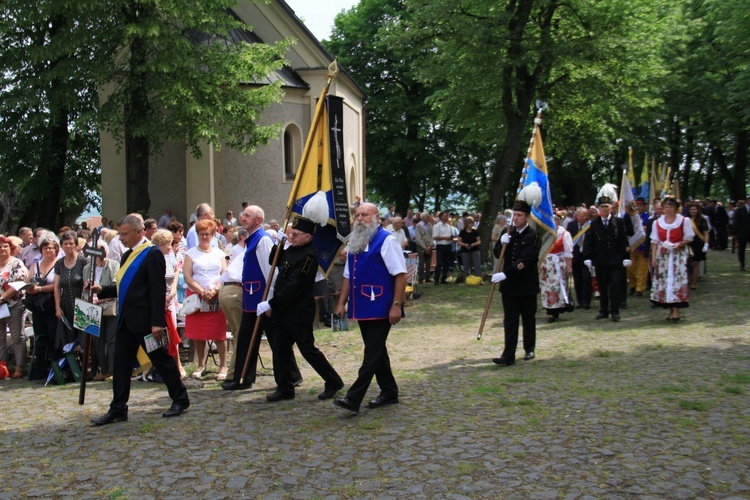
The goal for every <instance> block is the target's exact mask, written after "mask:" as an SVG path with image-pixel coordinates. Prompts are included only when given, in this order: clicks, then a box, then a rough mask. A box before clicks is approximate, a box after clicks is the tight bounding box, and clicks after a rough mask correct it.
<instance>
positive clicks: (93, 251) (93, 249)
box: [73, 227, 104, 405]
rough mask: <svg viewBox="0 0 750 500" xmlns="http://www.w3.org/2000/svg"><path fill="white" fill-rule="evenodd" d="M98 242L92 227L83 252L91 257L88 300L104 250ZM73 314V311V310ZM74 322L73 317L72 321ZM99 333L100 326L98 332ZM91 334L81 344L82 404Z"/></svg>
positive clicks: (84, 398) (96, 231) (90, 300)
mask: <svg viewBox="0 0 750 500" xmlns="http://www.w3.org/2000/svg"><path fill="white" fill-rule="evenodd" d="M98 243H99V228H98V227H97V228H96V229H94V232H93V233H91V246H90V247H85V248H84V251H83V253H84V254H86V255H88V256H89V257H90V258H91V272H90V273H89V289H88V294H87V297H86V299H84V300H87V301H89V302H93V301H94V294H93V293H92V292H91V285H93V284H94V278H95V277H96V257H97V256H98V255H100V254H101V255H102V256H103V255H104V252H102V250H101V249H100V248H98V247H97V244H98ZM74 314H75V311H74ZM73 322H74V323H75V319H74V321H73ZM99 335H101V327H100V333H99ZM91 337H92V335H91V334H88V333H87V334H85V335H84V337H83V339H84V342H85V345H83V346H81V347H82V348H83V353H82V357H83V359H82V360H81V387H80V388H79V389H78V404H79V405H83V403H84V402H85V401H86V378H87V377H88V371H89V358H90V357H91V344H92V343H93V342H92V338H91Z"/></svg>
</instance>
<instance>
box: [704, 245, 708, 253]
mask: <svg viewBox="0 0 750 500" xmlns="http://www.w3.org/2000/svg"><path fill="white" fill-rule="evenodd" d="M703 253H708V243H706V244H705V245H703Z"/></svg>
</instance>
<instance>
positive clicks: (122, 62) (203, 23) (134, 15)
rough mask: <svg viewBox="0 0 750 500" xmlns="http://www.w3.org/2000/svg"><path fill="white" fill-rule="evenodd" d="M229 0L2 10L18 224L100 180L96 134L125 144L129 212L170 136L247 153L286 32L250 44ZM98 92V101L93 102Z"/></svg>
mask: <svg viewBox="0 0 750 500" xmlns="http://www.w3.org/2000/svg"><path fill="white" fill-rule="evenodd" d="M235 4H236V2H234V1H228V0H212V1H210V2H188V3H185V2H181V1H177V0H149V1H139V0H80V1H78V2H69V1H63V0H41V1H39V2H34V3H33V4H32V3H31V2H27V1H21V2H13V3H10V4H9V3H4V4H3V5H2V9H3V10H2V14H3V15H2V17H1V19H0V42H2V46H3V51H2V52H0V69H1V70H2V71H1V72H0V75H1V76H0V78H2V81H1V82H0V123H2V125H3V129H4V130H5V131H6V134H5V135H4V136H3V137H2V138H0V174H1V175H2V176H3V179H4V180H5V181H6V184H5V185H6V186H8V187H9V188H11V189H12V190H13V192H14V193H15V195H16V197H17V198H18V199H20V200H21V202H20V205H19V206H18V207H17V209H18V210H19V211H20V212H21V215H20V220H21V222H22V223H25V224H38V223H41V224H44V225H47V226H48V227H57V226H58V225H59V224H60V223H61V222H62V220H61V217H63V216H64V215H65V214H70V215H72V216H73V217H74V216H75V215H77V214H78V213H80V211H81V210H82V209H83V208H84V207H85V205H86V204H87V203H90V202H91V201H93V200H92V199H91V198H92V195H93V193H94V192H95V191H97V190H98V187H99V182H100V181H99V173H100V171H99V159H98V157H99V152H98V136H99V129H100V127H101V128H103V129H104V130H106V131H108V132H111V133H112V135H113V136H114V137H115V139H116V140H117V141H119V143H120V146H121V147H124V148H125V149H126V150H127V155H126V161H127V170H128V173H127V186H126V188H127V190H128V201H129V203H128V204H129V206H128V209H129V211H138V210H141V211H147V210H148V208H149V204H150V201H149V199H148V162H149V158H150V157H152V156H153V155H158V154H159V152H160V149H161V145H162V144H163V143H164V142H167V141H181V142H184V143H185V144H186V147H187V148H188V149H189V150H190V152H191V153H192V154H193V155H195V156H199V155H200V145H201V144H202V143H211V144H213V145H214V147H215V148H220V147H221V146H222V145H228V146H231V147H233V148H236V149H238V150H240V151H243V152H248V153H250V152H252V151H254V150H255V148H256V147H257V146H258V145H260V144H265V143H266V142H268V141H269V140H271V139H272V138H273V137H275V136H276V134H277V131H278V128H277V127H276V126H274V125H260V124H259V118H260V116H261V113H262V111H263V110H264V109H265V108H266V107H268V106H269V105H270V104H273V103H277V102H279V101H280V100H281V97H282V95H283V93H282V90H281V85H280V82H278V81H274V80H275V79H273V78H268V77H269V76H270V75H272V74H273V72H274V71H275V70H277V69H279V68H281V67H282V66H283V64H284V58H283V56H284V52H285V51H286V49H287V48H288V47H289V45H290V43H291V41H281V42H279V43H276V44H274V45H267V44H263V43H248V42H247V41H246V40H251V41H252V40H253V38H252V37H249V36H247V33H246V32H245V30H246V29H248V28H247V27H246V26H245V25H244V24H243V23H242V22H241V21H240V20H239V19H238V18H237V17H235V16H234V15H233V13H232V11H231V9H232V8H233V7H235ZM100 92H103V93H104V94H106V100H102V103H100Z"/></svg>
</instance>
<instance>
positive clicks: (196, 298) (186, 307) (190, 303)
mask: <svg viewBox="0 0 750 500" xmlns="http://www.w3.org/2000/svg"><path fill="white" fill-rule="evenodd" d="M200 310H201V298H200V295H198V294H193V295H191V296H189V297H187V298H185V300H184V302H183V303H182V307H181V308H180V315H181V316H189V315H191V314H194V313H197V312H198V311H200Z"/></svg>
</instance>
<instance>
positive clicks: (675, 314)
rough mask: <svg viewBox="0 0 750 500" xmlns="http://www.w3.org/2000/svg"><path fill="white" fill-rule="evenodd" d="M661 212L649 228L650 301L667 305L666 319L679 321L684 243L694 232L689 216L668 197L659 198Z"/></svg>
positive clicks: (684, 300)
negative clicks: (683, 213) (651, 273)
mask: <svg viewBox="0 0 750 500" xmlns="http://www.w3.org/2000/svg"><path fill="white" fill-rule="evenodd" d="M661 205H662V208H663V210H664V215H662V216H661V217H659V218H658V219H657V220H656V221H655V222H654V225H653V227H652V229H651V265H652V266H653V268H654V274H653V279H652V286H651V302H653V303H654V304H655V305H657V306H661V307H663V308H665V309H669V315H668V316H667V321H672V322H674V323H676V322H678V321H680V309H681V308H683V307H688V295H689V290H688V272H687V271H688V261H689V258H690V255H689V253H688V246H689V245H690V242H691V241H693V237H694V236H695V233H694V232H693V225H692V223H691V222H690V219H689V218H687V217H683V216H682V215H680V214H678V213H677V210H678V208H679V204H678V203H677V200H675V199H674V198H672V197H666V198H664V199H663V200H662V202H661Z"/></svg>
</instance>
